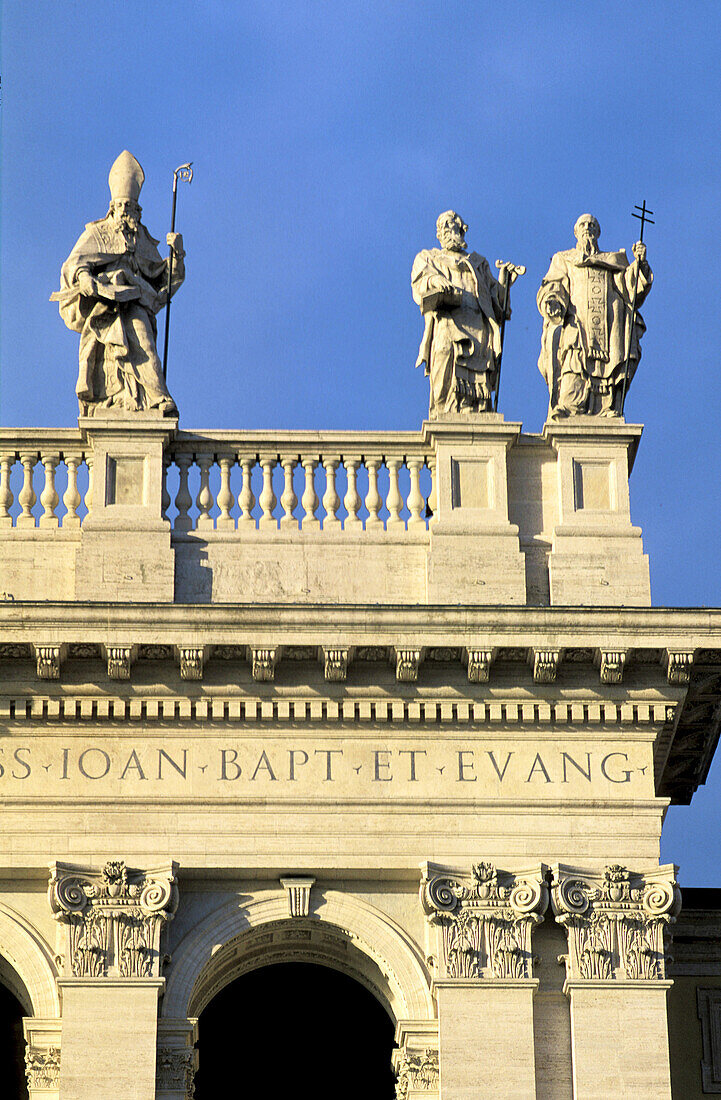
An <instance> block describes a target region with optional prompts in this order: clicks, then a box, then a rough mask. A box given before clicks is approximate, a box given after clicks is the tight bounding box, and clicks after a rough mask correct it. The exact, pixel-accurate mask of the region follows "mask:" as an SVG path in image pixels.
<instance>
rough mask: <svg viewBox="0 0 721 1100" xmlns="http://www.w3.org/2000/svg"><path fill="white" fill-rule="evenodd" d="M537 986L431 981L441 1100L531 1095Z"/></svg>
mask: <svg viewBox="0 0 721 1100" xmlns="http://www.w3.org/2000/svg"><path fill="white" fill-rule="evenodd" d="M537 986H538V982H537V981H536V980H535V979H533V978H527V979H523V978H518V979H516V978H508V979H499V978H497V979H492V978H491V979H483V980H482V981H462V980H451V981H442V982H437V983H436V985H435V988H436V992H437V997H438V1016H439V1023H440V1032H439V1035H440V1067H441V1096H442V1098H443V1100H478V1098H479V1097H481V1096H482V1097H483V1098H484V1100H531V1098H532V1097H535V1095H536V1068H535V1060H534V1052H533V995H534V993H535V991H536V988H537ZM609 1095H610V1094H609Z"/></svg>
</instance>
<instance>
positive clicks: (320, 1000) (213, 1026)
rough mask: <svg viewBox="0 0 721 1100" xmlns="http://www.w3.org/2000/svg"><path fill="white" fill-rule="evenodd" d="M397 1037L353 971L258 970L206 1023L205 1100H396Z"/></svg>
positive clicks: (202, 1032)
mask: <svg viewBox="0 0 721 1100" xmlns="http://www.w3.org/2000/svg"><path fill="white" fill-rule="evenodd" d="M393 1032H394V1025H393V1022H392V1020H391V1019H390V1017H389V1016H388V1014H387V1012H386V1011H385V1010H384V1008H383V1007H382V1006H381V1004H380V1003H379V1002H378V1001H377V1000H376V998H375V997H374V996H373V994H372V993H371V992H370V991H369V990H367V989H365V988H364V987H363V986H362V985H361V984H360V983H359V982H357V981H355V980H354V979H353V978H350V977H348V976H347V975H345V974H341V973H339V972H338V971H335V970H331V969H330V968H328V967H325V966H320V965H317V964H314V963H301V962H289V963H276V964H273V965H270V966H265V967H262V968H261V969H258V970H253V971H251V972H250V973H248V974H244V975H243V976H242V977H240V978H237V979H236V980H235V981H233V982H231V983H230V985H227V986H226V987H225V988H224V989H222V990H221V992H220V993H218V994H217V995H216V996H215V997H214V998H213V1000H212V1001H211V1002H210V1004H209V1005H208V1006H207V1008H206V1009H205V1010H204V1011H203V1012H202V1014H201V1016H200V1020H199V1039H198V1049H199V1069H198V1073H197V1076H196V1098H197V1100H217V1097H219V1096H226V1095H229V1094H230V1093H231V1092H233V1093H234V1091H235V1090H236V1089H240V1090H242V1091H243V1093H244V1094H245V1092H246V1091H247V1092H248V1095H256V1092H257V1095H259V1096H261V1095H265V1096H272V1095H279V1096H282V1095H286V1093H287V1095H308V1094H309V1093H312V1095H313V1096H314V1097H317V1098H318V1100H331V1098H332V1100H335V1097H337V1096H339V1095H342V1096H343V1097H344V1098H346V1100H356V1098H358V1100H368V1098H369V1097H373V1098H374V1100H393V1097H394V1095H395V1091H394V1080H395V1079H394V1076H393V1073H392V1071H391V1052H392V1050H393ZM18 1095H20V1094H18Z"/></svg>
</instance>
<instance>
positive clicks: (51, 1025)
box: [23, 1016, 62, 1100]
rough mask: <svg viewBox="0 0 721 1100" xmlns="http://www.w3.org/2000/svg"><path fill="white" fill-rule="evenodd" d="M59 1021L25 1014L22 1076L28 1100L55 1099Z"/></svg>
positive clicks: (58, 1082) (58, 1089)
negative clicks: (26, 1087) (26, 1088)
mask: <svg viewBox="0 0 721 1100" xmlns="http://www.w3.org/2000/svg"><path fill="white" fill-rule="evenodd" d="M61 1030H62V1020H61V1019H59V1018H56V1019H41V1018H39V1017H37V1016H26V1017H25V1018H24V1019H23V1033H24V1035H25V1043H26V1051H25V1076H26V1079H27V1086H28V1097H29V1100H59V1097H60V1058H61Z"/></svg>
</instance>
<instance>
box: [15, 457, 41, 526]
mask: <svg viewBox="0 0 721 1100" xmlns="http://www.w3.org/2000/svg"><path fill="white" fill-rule="evenodd" d="M37 458H38V456H37V451H35V452H33V453H32V454H29V453H28V452H27V451H26V452H25V453H23V454H21V455H20V461H21V462H22V464H23V487H22V489H21V490H20V492H19V493H18V504H19V505H20V506H21V508H22V512H21V513H20V515H19V516H18V519H17V525H16V526H18V527H34V526H35V516H34V515H33V507H34V505H35V501H36V500H37V497H36V496H35V490H34V489H33V470H34V468H35V463H36V462H37Z"/></svg>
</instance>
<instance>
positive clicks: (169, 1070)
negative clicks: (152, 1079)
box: [156, 1047, 195, 1100]
mask: <svg viewBox="0 0 721 1100" xmlns="http://www.w3.org/2000/svg"><path fill="white" fill-rule="evenodd" d="M194 1079H195V1051H194V1050H193V1048H192V1047H159V1048H158V1054H157V1064H156V1087H157V1088H158V1089H167V1090H168V1091H171V1090H176V1091H178V1092H181V1091H184V1092H185V1100H193V1097H194V1096H195V1087H194Z"/></svg>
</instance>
